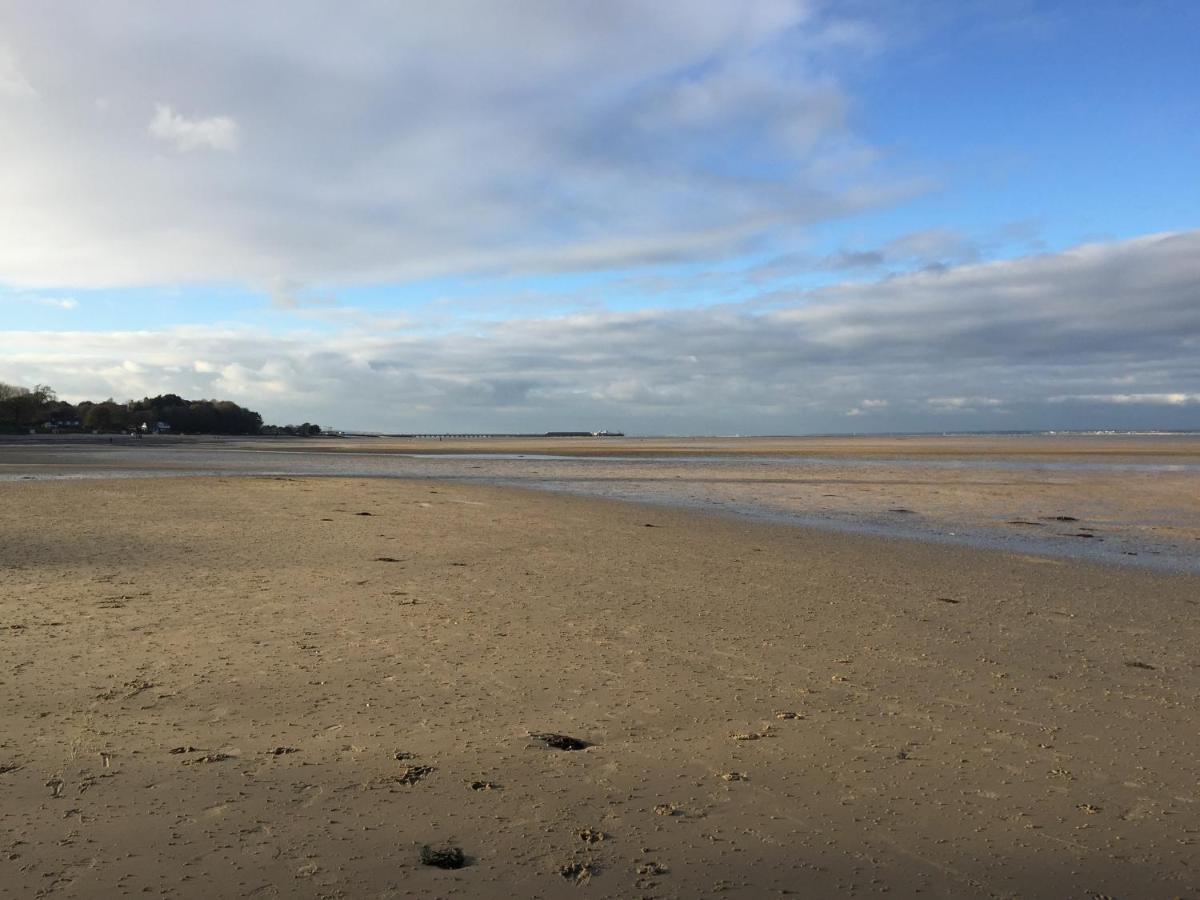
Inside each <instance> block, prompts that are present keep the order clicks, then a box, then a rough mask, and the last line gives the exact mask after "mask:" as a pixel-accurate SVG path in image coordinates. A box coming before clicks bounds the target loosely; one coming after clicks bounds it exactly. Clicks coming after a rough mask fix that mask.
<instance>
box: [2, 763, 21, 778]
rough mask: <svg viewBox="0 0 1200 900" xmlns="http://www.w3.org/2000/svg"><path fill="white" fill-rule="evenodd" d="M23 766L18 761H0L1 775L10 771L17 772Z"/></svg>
mask: <svg viewBox="0 0 1200 900" xmlns="http://www.w3.org/2000/svg"><path fill="white" fill-rule="evenodd" d="M19 768H21V767H20V766H19V765H17V764H16V763H0V775H7V774H8V773H9V772H15V771H17V769H19Z"/></svg>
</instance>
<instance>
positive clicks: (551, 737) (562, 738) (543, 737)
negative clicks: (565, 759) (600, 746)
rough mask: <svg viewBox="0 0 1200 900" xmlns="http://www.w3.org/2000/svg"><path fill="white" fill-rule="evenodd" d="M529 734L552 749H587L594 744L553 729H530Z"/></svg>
mask: <svg viewBox="0 0 1200 900" xmlns="http://www.w3.org/2000/svg"><path fill="white" fill-rule="evenodd" d="M529 736H530V737H531V738H533V739H534V740H535V741H541V742H542V743H543V744H545V745H546V746H547V747H549V748H550V749H552V750H586V749H587V748H588V747H590V746H592V745H591V743H589V742H588V741H585V740H582V739H580V738H575V737H571V736H570V735H566V734H556V733H555V732H553V731H530V732H529Z"/></svg>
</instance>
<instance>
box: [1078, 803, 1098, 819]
mask: <svg viewBox="0 0 1200 900" xmlns="http://www.w3.org/2000/svg"><path fill="white" fill-rule="evenodd" d="M1075 808H1076V809H1077V810H1079V811H1080V812H1083V813H1086V814H1087V815H1089V816H1094V815H1096V813H1098V812H1100V811H1101V808H1100V807H1099V806H1092V804H1090V803H1080V804H1079V805H1078V806H1076V807H1075Z"/></svg>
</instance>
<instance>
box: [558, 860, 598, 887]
mask: <svg viewBox="0 0 1200 900" xmlns="http://www.w3.org/2000/svg"><path fill="white" fill-rule="evenodd" d="M596 871H597V869H596V867H595V866H593V865H592V864H591V863H585V862H579V861H578V860H576V861H572V862H569V863H565V864H564V865H563V866H562V867H560V868H559V870H558V874H559V875H561V876H562V877H563V878H565V879H567V881H573V882H575V883H576V884H585V883H586V882H588V881H590V880H591V878H592V876H593V875H595V874H596Z"/></svg>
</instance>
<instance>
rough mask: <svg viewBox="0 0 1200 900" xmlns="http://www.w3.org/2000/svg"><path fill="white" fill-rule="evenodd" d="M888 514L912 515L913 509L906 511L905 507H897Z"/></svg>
mask: <svg viewBox="0 0 1200 900" xmlns="http://www.w3.org/2000/svg"><path fill="white" fill-rule="evenodd" d="M888 512H890V513H910V514H911V513H912V512H913V511H912V510H911V509H906V508H905V507H903V506H897V507H893V508H892V509H889V510H888Z"/></svg>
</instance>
